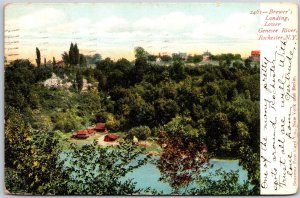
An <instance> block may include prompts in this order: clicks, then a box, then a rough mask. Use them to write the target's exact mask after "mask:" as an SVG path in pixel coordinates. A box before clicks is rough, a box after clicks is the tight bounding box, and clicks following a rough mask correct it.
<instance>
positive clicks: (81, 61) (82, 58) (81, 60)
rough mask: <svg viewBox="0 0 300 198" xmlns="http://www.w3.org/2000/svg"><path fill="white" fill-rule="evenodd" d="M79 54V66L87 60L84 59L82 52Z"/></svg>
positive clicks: (85, 63)
mask: <svg viewBox="0 0 300 198" xmlns="http://www.w3.org/2000/svg"><path fill="white" fill-rule="evenodd" d="M79 56H80V58H79V64H80V65H81V66H86V65H87V61H86V58H85V56H84V55H83V54H80V55H79Z"/></svg>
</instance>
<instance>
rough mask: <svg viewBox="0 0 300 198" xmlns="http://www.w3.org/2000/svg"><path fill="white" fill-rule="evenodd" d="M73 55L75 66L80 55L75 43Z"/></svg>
mask: <svg viewBox="0 0 300 198" xmlns="http://www.w3.org/2000/svg"><path fill="white" fill-rule="evenodd" d="M73 54H74V64H75V65H77V64H79V62H80V54H79V49H78V46H77V43H75V45H74V48H73Z"/></svg>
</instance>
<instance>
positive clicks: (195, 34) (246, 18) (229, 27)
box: [186, 13, 257, 42]
mask: <svg viewBox="0 0 300 198" xmlns="http://www.w3.org/2000/svg"><path fill="white" fill-rule="evenodd" d="M256 22H257V21H256V19H255V18H254V17H253V16H250V15H249V14H248V13H235V14H231V15H229V16H228V17H227V18H225V19H224V21H222V22H219V23H203V24H201V25H200V26H198V27H195V29H194V30H193V31H192V32H187V33H186V35H187V36H189V37H191V38H194V39H205V38H207V39H216V38H223V39H226V38H227V39H233V38H234V39H236V40H240V39H244V40H251V39H254V36H255V34H253V32H255V30H256V28H257V24H256ZM216 42H220V40H216Z"/></svg>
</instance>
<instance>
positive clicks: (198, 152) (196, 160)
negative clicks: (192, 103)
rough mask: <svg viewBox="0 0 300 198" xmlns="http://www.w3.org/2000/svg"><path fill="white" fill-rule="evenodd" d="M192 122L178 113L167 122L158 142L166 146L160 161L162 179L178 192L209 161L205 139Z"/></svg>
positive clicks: (186, 185) (158, 163)
mask: <svg viewBox="0 0 300 198" xmlns="http://www.w3.org/2000/svg"><path fill="white" fill-rule="evenodd" d="M190 122H191V119H190V118H186V117H178V116H177V117H176V118H173V119H172V121H170V122H169V123H168V124H166V125H164V127H163V130H162V131H161V132H160V134H159V140H158V143H159V145H160V146H161V147H162V148H163V152H162V154H161V157H160V159H159V160H158V162H157V166H158V168H159V170H160V171H161V178H160V180H162V181H165V182H168V183H169V184H170V186H171V187H173V188H174V190H175V193H176V192H177V193H178V190H179V188H181V187H185V188H186V189H187V187H188V185H189V184H190V183H191V182H192V181H193V180H194V177H195V176H196V175H198V174H200V172H201V170H203V168H204V167H203V165H204V164H205V163H206V162H207V161H208V153H207V149H206V145H205V142H204V139H202V138H201V137H200V136H199V131H198V130H197V129H195V128H193V127H192V126H191V125H190Z"/></svg>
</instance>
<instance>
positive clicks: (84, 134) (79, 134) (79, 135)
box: [72, 130, 90, 139]
mask: <svg viewBox="0 0 300 198" xmlns="http://www.w3.org/2000/svg"><path fill="white" fill-rule="evenodd" d="M89 135H90V134H89V133H88V131H87V130H82V131H78V132H77V133H76V134H75V135H73V136H72V137H74V138H78V139H87V138H88V137H89Z"/></svg>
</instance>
